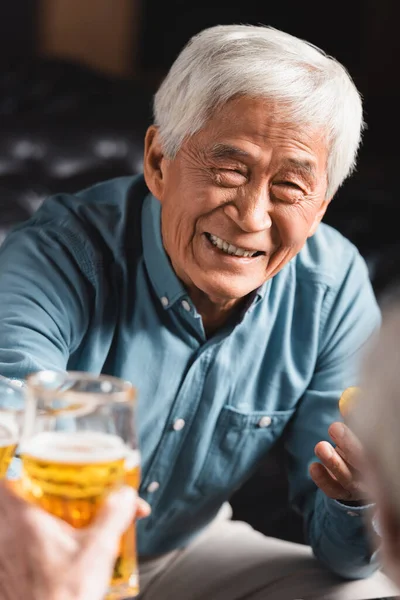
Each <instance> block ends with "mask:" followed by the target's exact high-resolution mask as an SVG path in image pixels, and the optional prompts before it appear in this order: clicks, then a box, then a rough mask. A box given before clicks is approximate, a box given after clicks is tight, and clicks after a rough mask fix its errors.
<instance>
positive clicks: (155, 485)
mask: <svg viewBox="0 0 400 600" xmlns="http://www.w3.org/2000/svg"><path fill="white" fill-rule="evenodd" d="M159 487H160V484H159V483H158V481H152V482H151V483H149V485H148V486H147V491H148V492H149V493H150V494H152V493H153V492H156V491H157V490H158V488H159Z"/></svg>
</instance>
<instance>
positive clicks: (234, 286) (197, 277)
mask: <svg viewBox="0 0 400 600" xmlns="http://www.w3.org/2000/svg"><path fill="white" fill-rule="evenodd" d="M275 114H279V113H277V112H276V111H275V110H274V105H273V104H272V103H270V102H267V101H265V100H256V99H251V98H246V97H242V98H239V99H237V100H233V101H231V102H229V103H228V104H227V105H225V106H224V107H223V108H222V109H221V110H220V111H219V112H218V113H216V114H215V115H214V116H213V117H212V118H211V119H210V120H209V121H208V122H207V123H206V125H205V126H204V128H203V129H202V130H201V131H199V132H198V133H196V134H195V135H193V136H192V137H190V138H189V139H187V140H186V141H184V143H183V145H182V146H181V148H180V150H179V152H178V153H177V155H176V157H175V158H174V159H173V160H170V159H167V158H165V156H163V153H162V150H161V146H160V141H159V137H158V132H157V129H156V128H155V127H151V128H150V129H149V131H148V133H147V136H146V149H145V178H146V182H147V185H148V186H149V188H150V190H151V191H152V193H153V195H154V196H155V197H156V198H158V199H159V201H160V202H161V205H162V208H161V214H162V218H161V227H162V237H163V243H164V247H165V250H166V252H167V254H168V256H169V259H170V261H171V263H172V266H173V268H174V270H175V272H176V274H177V275H178V277H179V278H180V279H181V280H182V281H183V283H184V284H185V285H186V286H187V288H188V289H189V292H190V290H191V289H192V290H193V289H197V290H200V291H201V292H203V293H204V294H206V295H207V296H208V297H209V298H210V300H212V301H213V302H229V301H232V300H239V299H240V298H243V297H244V296H246V295H247V294H249V293H250V292H251V291H253V290H255V289H256V288H258V287H259V286H261V285H262V284H263V283H264V282H265V281H267V280H268V279H270V278H271V277H273V276H274V275H276V273H278V272H279V271H280V270H281V269H282V268H283V267H284V266H285V265H286V264H287V263H288V262H289V261H290V260H291V259H292V258H293V257H294V256H295V255H296V254H297V253H298V252H299V251H300V250H301V248H302V247H303V245H304V244H305V242H306V240H307V238H308V237H310V236H311V235H313V234H314V232H315V230H316V228H317V226H318V224H319V222H320V220H321V219H322V217H323V215H324V213H325V211H326V208H327V206H328V203H329V202H328V200H327V199H326V197H325V194H326V189H327V173H326V164H327V155H328V149H327V145H326V141H325V140H324V138H323V136H322V133H321V131H310V130H308V131H307V130H306V131H305V130H304V129H302V128H296V127H294V126H291V125H288V124H286V123H282V122H279V121H278V120H277V119H276V117H274V115H275Z"/></svg>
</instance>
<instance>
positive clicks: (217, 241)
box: [209, 234, 257, 257]
mask: <svg viewBox="0 0 400 600" xmlns="http://www.w3.org/2000/svg"><path fill="white" fill-rule="evenodd" d="M209 239H210V241H211V242H212V243H213V244H214V246H217V248H219V249H220V250H223V251H224V252H226V253H227V254H231V255H233V256H243V257H247V256H253V255H254V254H256V252H257V250H256V251H255V252H251V251H250V250H245V249H244V248H239V247H238V246H234V245H233V244H229V243H228V242H225V241H224V240H222V239H221V238H219V237H217V236H216V235H213V234H210V235H209Z"/></svg>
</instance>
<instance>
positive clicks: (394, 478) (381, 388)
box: [347, 294, 400, 587]
mask: <svg viewBox="0 0 400 600" xmlns="http://www.w3.org/2000/svg"><path fill="white" fill-rule="evenodd" d="M396 296H398V295H397V294H396V295H395V297H392V296H391V295H390V296H388V297H387V298H385V300H383V302H382V304H383V305H384V307H383V324H382V328H381V330H380V332H379V334H378V335H377V336H376V338H375V339H374V340H373V343H372V344H371V347H370V349H369V352H368V355H367V357H366V359H365V361H364V362H365V364H364V368H363V376H362V378H361V393H360V395H359V397H358V398H357V401H356V403H355V404H354V407H353V409H352V410H351V411H350V413H349V415H348V417H347V421H348V425H350V427H351V428H352V430H353V432H354V433H356V435H357V436H358V438H359V440H360V443H361V444H362V446H363V448H364V451H365V457H364V458H363V453H362V454H361V456H360V459H361V468H364V469H365V481H366V484H367V488H368V494H369V497H370V499H371V501H372V502H374V505H373V507H372V515H373V516H374V518H372V520H370V522H372V524H373V525H374V524H375V527H372V528H371V536H372V538H373V539H374V541H375V543H376V544H377V545H378V546H379V551H380V553H381V556H382V561H383V564H384V567H385V571H386V572H387V573H389V575H390V576H391V577H392V578H393V580H394V581H395V582H396V583H397V585H398V586H399V587H400V477H399V463H400V438H399V426H400V368H399V367H400V344H399V340H400V297H396ZM375 533H377V534H378V536H377V535H375ZM377 540H378V541H377Z"/></svg>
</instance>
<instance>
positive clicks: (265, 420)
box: [258, 417, 272, 427]
mask: <svg viewBox="0 0 400 600" xmlns="http://www.w3.org/2000/svg"><path fill="white" fill-rule="evenodd" d="M271 422H272V419H271V417H261V419H260V420H259V421H258V426H259V427H269V426H270V425H271Z"/></svg>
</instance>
